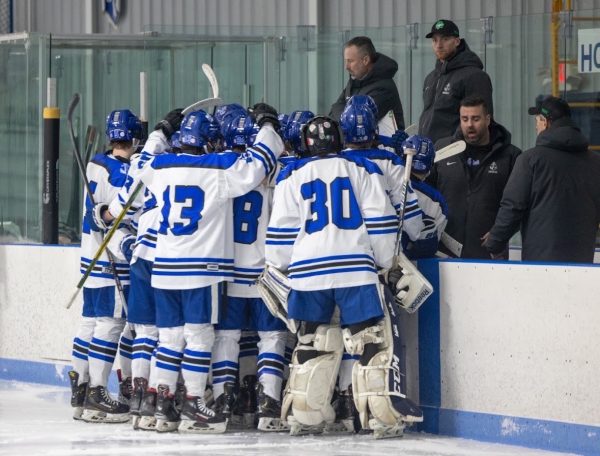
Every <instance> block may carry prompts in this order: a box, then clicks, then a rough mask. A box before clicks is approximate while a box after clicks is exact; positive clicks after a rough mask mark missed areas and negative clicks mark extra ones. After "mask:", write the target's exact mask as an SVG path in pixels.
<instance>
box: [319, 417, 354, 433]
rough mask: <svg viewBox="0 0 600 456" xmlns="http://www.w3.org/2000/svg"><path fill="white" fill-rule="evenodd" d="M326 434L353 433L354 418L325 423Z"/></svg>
mask: <svg viewBox="0 0 600 456" xmlns="http://www.w3.org/2000/svg"><path fill="white" fill-rule="evenodd" d="M325 433H326V434H354V420H351V419H350V420H341V421H337V422H335V423H327V424H326V425H325Z"/></svg>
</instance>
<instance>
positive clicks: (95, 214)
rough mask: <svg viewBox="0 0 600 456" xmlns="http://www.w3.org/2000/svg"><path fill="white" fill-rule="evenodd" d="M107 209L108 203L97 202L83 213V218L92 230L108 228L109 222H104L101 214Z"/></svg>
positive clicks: (102, 230)
mask: <svg viewBox="0 0 600 456" xmlns="http://www.w3.org/2000/svg"><path fill="white" fill-rule="evenodd" d="M107 210H108V204H106V203H97V204H96V205H94V206H93V207H91V208H90V209H88V210H87V211H86V213H85V218H86V221H87V223H88V225H89V226H90V228H91V229H92V231H101V232H104V231H106V230H108V228H109V227H110V225H111V223H106V222H105V221H104V219H103V218H102V214H103V213H104V212H105V211H107Z"/></svg>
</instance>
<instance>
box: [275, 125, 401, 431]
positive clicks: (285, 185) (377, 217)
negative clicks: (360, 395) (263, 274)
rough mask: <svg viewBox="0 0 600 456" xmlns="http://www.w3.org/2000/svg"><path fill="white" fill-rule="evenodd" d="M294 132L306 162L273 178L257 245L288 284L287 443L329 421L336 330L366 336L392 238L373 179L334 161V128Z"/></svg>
mask: <svg viewBox="0 0 600 456" xmlns="http://www.w3.org/2000/svg"><path fill="white" fill-rule="evenodd" d="M302 132H303V134H302V139H303V143H304V147H305V150H306V151H307V152H306V153H307V155H308V157H306V158H301V159H299V160H297V161H296V162H294V163H292V164H290V165H289V166H287V167H286V168H285V169H284V170H283V171H282V172H281V173H280V175H279V177H278V180H277V187H276V189H275V197H274V203H273V212H272V215H271V220H270V222H269V227H268V231H267V243H266V244H267V245H266V262H267V264H268V265H269V267H274V268H276V269H278V270H280V271H284V272H286V273H287V275H288V277H289V281H290V286H291V291H290V293H289V298H288V302H287V305H288V316H289V318H291V319H293V320H297V321H299V322H301V324H300V328H299V330H298V345H297V346H296V349H295V350H294V354H293V358H292V363H291V365H290V377H289V380H288V383H287V386H286V389H285V396H284V400H283V405H282V418H284V419H287V421H288V423H289V424H290V427H291V429H290V432H291V434H292V435H298V434H302V433H305V432H320V431H322V430H323V429H324V427H325V425H326V424H331V423H333V421H334V420H335V413H334V410H333V408H332V406H331V398H332V394H333V390H334V387H335V383H336V378H337V372H338V369H339V366H340V362H341V358H342V352H343V346H344V344H343V341H342V330H341V328H340V323H341V325H342V327H344V328H351V329H352V328H365V327H366V328H373V327H376V325H377V324H378V323H377V322H379V321H380V320H381V318H382V317H383V316H384V310H383V305H384V304H383V294H382V290H381V286H380V282H379V277H378V271H379V270H386V269H387V268H389V267H391V266H392V259H393V251H394V242H395V238H396V231H397V216H396V213H395V210H394V208H393V206H392V204H391V202H390V200H389V198H388V197H387V195H386V188H385V185H384V182H383V172H382V171H381V169H380V168H379V167H378V166H377V165H376V164H375V163H373V162H370V161H369V160H367V159H365V158H363V157H359V156H344V155H340V154H339V152H341V149H342V136H341V131H340V129H339V126H338V124H337V123H336V122H335V121H333V120H332V119H329V118H327V117H315V118H314V119H312V120H311V121H310V122H308V123H307V124H306V125H305V126H304V128H303V130H302ZM336 308H337V309H339V314H336V317H334V313H335V310H336ZM336 320H337V321H336Z"/></svg>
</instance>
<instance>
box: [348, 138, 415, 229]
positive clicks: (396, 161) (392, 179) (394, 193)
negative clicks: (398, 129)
mask: <svg viewBox="0 0 600 456" xmlns="http://www.w3.org/2000/svg"><path fill="white" fill-rule="evenodd" d="M342 154H343V155H349V156H357V157H366V158H368V159H369V160H371V161H372V162H374V163H376V164H377V165H378V166H379V167H380V168H381V170H382V171H383V175H384V181H385V183H386V186H387V190H388V191H389V195H390V199H391V201H392V204H393V205H394V208H395V209H396V211H398V212H400V209H401V207H402V199H403V195H402V185H403V182H404V163H405V162H404V160H403V159H402V158H400V157H399V156H398V155H396V154H395V153H393V152H390V151H388V150H384V149H345V150H344V151H342ZM402 228H403V231H404V232H405V233H406V234H407V235H408V237H409V238H410V240H413V241H414V240H416V239H418V238H419V236H420V234H421V231H423V228H424V225H423V212H422V211H421V208H420V207H419V201H418V199H417V195H416V194H415V192H414V190H413V188H412V185H411V183H410V182H409V184H408V188H407V193H406V207H405V209H404V224H403V226H402Z"/></svg>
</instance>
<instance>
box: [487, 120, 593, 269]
mask: <svg viewBox="0 0 600 456" xmlns="http://www.w3.org/2000/svg"><path fill="white" fill-rule="evenodd" d="M599 223H600V155H598V153H597V152H594V151H589V150H588V141H587V139H586V138H585V137H584V136H583V135H582V134H581V132H580V131H579V128H577V127H576V126H575V125H574V124H573V123H572V121H571V119H569V118H562V119H558V120H556V121H555V122H553V123H552V124H551V125H550V127H549V128H548V129H547V130H545V131H543V132H542V133H540V134H539V136H538V137H537V140H536V143H535V147H533V148H531V149H529V150H527V151H525V152H523V154H521V156H520V157H519V158H518V159H517V162H516V164H515V169H514V170H513V173H512V175H511V176H510V179H509V181H508V183H507V185H506V189H505V190H504V195H503V196H502V202H501V207H500V210H499V211H498V216H497V217H496V222H495V223H494V227H493V228H492V230H491V231H490V237H489V239H488V241H487V242H486V247H487V248H488V249H489V251H490V252H492V253H495V252H497V251H499V250H501V249H502V248H503V246H504V245H505V244H506V243H507V242H508V240H509V239H510V238H511V236H512V235H513V234H514V233H516V232H517V231H518V229H519V226H521V235H522V240H523V250H522V255H521V258H522V259H523V260H526V261H563V262H576V263H592V262H593V259H594V246H595V240H596V232H597V231H598V224H599Z"/></svg>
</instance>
